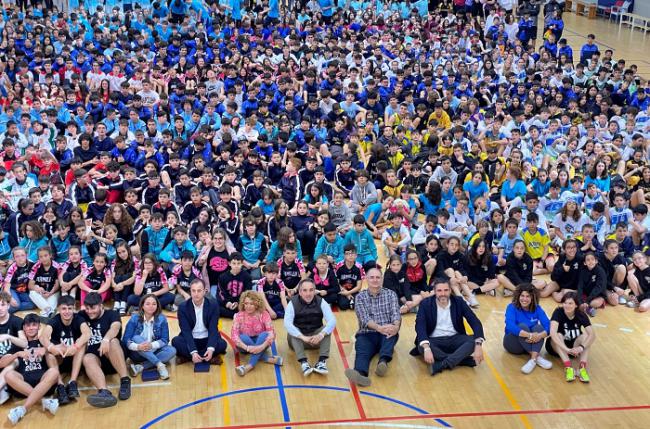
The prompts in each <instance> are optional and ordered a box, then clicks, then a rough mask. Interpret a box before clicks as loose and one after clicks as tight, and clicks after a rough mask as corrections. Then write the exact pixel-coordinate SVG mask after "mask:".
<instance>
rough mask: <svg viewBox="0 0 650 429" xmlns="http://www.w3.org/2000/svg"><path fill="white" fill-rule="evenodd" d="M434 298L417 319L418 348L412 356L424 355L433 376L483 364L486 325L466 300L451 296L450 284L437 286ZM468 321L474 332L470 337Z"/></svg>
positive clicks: (427, 299) (440, 283) (422, 308)
mask: <svg viewBox="0 0 650 429" xmlns="http://www.w3.org/2000/svg"><path fill="white" fill-rule="evenodd" d="M434 294H435V295H434V296H431V297H429V298H426V299H424V300H423V301H422V302H421V303H420V306H419V309H418V314H417V317H416V319H415V332H416V338H415V346H416V347H415V348H414V349H413V350H411V355H413V356H418V355H423V356H424V361H425V362H426V363H427V364H429V365H431V375H436V374H439V373H440V372H442V371H443V370H445V369H453V368H455V367H456V366H458V365H461V366H469V367H473V366H476V365H478V364H480V363H481V362H482V361H483V348H482V344H483V341H485V337H484V335H483V325H482V324H481V321H480V320H479V319H478V317H476V315H475V314H474V312H473V311H472V310H471V309H470V308H469V306H468V305H467V303H466V302H465V301H464V300H463V298H462V297H458V296H451V288H450V286H449V283H448V282H447V281H439V282H437V283H436V284H435V285H434ZM464 320H467V323H468V324H469V326H470V327H471V328H472V331H473V332H474V335H473V337H471V336H469V335H467V332H466V330H465V323H464Z"/></svg>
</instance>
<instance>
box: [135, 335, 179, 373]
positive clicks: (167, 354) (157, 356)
mask: <svg viewBox="0 0 650 429" xmlns="http://www.w3.org/2000/svg"><path fill="white" fill-rule="evenodd" d="M131 341H133V342H134V343H136V344H142V343H144V342H145V339H144V338H142V337H141V336H140V335H135V336H134V337H133V338H132V339H131ZM174 356H176V349H175V348H174V347H172V346H170V345H169V344H166V345H164V346H162V347H161V348H159V349H158V350H155V351H149V352H141V351H134V350H129V357H130V358H131V360H132V361H133V362H138V363H139V362H144V363H143V366H144V369H149V368H153V367H155V366H157V365H158V364H159V363H160V362H162V363H167V362H169V361H170V360H172V358H173V357H174Z"/></svg>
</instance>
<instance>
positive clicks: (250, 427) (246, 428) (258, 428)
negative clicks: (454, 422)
mask: <svg viewBox="0 0 650 429" xmlns="http://www.w3.org/2000/svg"><path fill="white" fill-rule="evenodd" d="M643 410H650V405H628V406H620V407H593V408H557V409H531V410H501V411H477V412H458V413H441V414H414V415H408V416H385V417H368V418H367V419H366V420H361V419H338V420H314V421H302V422H291V425H292V426H318V425H335V424H342V425H345V424H353V423H357V422H361V423H371V422H389V421H403V420H422V419H429V418H436V417H439V418H445V419H449V418H461V417H490V416H511V415H522V414H527V415H535V414H571V413H593V412H609V411H643ZM285 424H286V423H257V424H246V425H236V426H228V428H227V429H262V428H274V427H280V426H285ZM199 429H218V428H216V427H204V428H199Z"/></svg>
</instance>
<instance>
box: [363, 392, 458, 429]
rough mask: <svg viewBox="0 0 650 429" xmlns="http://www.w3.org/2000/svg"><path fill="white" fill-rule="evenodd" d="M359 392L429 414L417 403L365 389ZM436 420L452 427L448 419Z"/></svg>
mask: <svg viewBox="0 0 650 429" xmlns="http://www.w3.org/2000/svg"><path fill="white" fill-rule="evenodd" d="M359 393H361V394H362V395H366V396H371V397H373V398H378V399H383V400H384V401H388V402H393V403H395V404H397V405H401V406H402V407H405V408H408V409H411V410H413V411H415V412H417V413H420V414H429V413H428V412H427V411H426V410H423V409H422V408H418V407H416V406H415V405H411V404H407V403H406V402H402V401H400V400H399V399H395V398H391V397H388V396H384V395H380V394H378V393H372V392H368V391H365V390H361V391H360V392H359ZM434 420H435V421H436V422H438V423H440V424H441V425H443V426H444V427H448V428H450V427H452V426H451V425H450V424H449V423H447V422H446V421H444V420H442V419H434Z"/></svg>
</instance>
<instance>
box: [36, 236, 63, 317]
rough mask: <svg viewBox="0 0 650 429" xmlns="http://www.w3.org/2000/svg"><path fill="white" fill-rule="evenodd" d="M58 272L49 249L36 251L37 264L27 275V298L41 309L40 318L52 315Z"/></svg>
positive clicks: (57, 287) (56, 297)
mask: <svg viewBox="0 0 650 429" xmlns="http://www.w3.org/2000/svg"><path fill="white" fill-rule="evenodd" d="M58 277H59V272H58V269H57V267H56V266H54V261H52V251H51V250H50V248H49V247H42V248H40V249H38V262H36V263H35V264H34V266H33V267H32V270H31V272H30V273H29V290H30V292H29V297H30V298H31V299H32V301H33V302H34V304H36V306H37V307H38V308H40V309H41V316H42V317H48V318H49V317H51V316H52V314H54V309H55V308H56V305H57V301H58V299H59V279H58Z"/></svg>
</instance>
